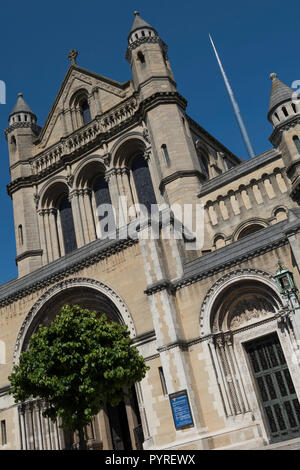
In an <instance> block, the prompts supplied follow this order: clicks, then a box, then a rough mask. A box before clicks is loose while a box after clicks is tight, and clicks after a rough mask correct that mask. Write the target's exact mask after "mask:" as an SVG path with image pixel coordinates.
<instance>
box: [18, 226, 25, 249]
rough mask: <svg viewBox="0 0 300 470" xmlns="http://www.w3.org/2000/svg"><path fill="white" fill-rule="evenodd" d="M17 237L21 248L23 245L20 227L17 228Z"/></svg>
mask: <svg viewBox="0 0 300 470" xmlns="http://www.w3.org/2000/svg"><path fill="white" fill-rule="evenodd" d="M18 237H19V245H20V246H22V245H23V243H24V239H23V227H22V225H19V227H18Z"/></svg>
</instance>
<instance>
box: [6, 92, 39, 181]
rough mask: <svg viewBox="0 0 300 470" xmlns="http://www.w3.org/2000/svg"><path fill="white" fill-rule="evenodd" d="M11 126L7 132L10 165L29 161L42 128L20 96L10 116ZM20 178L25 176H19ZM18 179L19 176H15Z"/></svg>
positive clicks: (20, 95)
mask: <svg viewBox="0 0 300 470" xmlns="http://www.w3.org/2000/svg"><path fill="white" fill-rule="evenodd" d="M8 122H9V126H8V128H7V129H6V130H5V135H6V138H7V141H8V148H9V158H10V165H11V166H12V165H14V164H15V163H16V162H17V161H18V160H19V161H22V160H28V158H30V157H31V156H32V145H33V140H34V139H35V138H36V136H37V134H38V132H39V130H40V128H39V126H37V125H36V122H37V117H36V115H35V114H34V113H33V112H32V111H31V109H30V107H29V106H28V104H27V103H26V101H25V100H24V98H23V95H22V93H19V94H18V100H17V102H16V104H15V106H14V108H13V110H12V112H11V113H10V115H9V118H8ZM18 176H23V175H21V174H19V175H18ZM15 177H17V175H15Z"/></svg>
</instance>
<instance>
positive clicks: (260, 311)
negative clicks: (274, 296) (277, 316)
mask: <svg viewBox="0 0 300 470" xmlns="http://www.w3.org/2000/svg"><path fill="white" fill-rule="evenodd" d="M274 313H275V308H274V306H273V305H272V304H271V303H270V302H269V301H268V300H267V299H264V298H262V297H261V298H259V297H253V298H251V299H250V298H249V299H242V300H241V301H239V302H238V303H237V304H236V305H235V307H234V311H233V312H232V313H231V321H230V328H231V329H235V328H240V327H241V326H242V325H245V324H249V323H253V322H255V321H257V320H260V319H262V318H263V317H266V316H270V315H272V314H274Z"/></svg>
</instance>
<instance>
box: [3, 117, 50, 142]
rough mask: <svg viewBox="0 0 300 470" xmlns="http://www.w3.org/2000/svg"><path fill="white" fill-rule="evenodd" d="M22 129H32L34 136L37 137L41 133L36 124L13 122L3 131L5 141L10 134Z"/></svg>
mask: <svg viewBox="0 0 300 470" xmlns="http://www.w3.org/2000/svg"><path fill="white" fill-rule="evenodd" d="M24 128H30V129H32V131H33V133H34V134H35V135H38V134H39V133H40V132H41V127H40V126H38V125H37V124H34V123H33V122H28V121H26V122H15V123H14V124H12V125H11V126H9V127H7V129H5V131H4V134H5V137H6V140H7V137H8V134H9V133H10V132H13V131H14V130H15V129H24Z"/></svg>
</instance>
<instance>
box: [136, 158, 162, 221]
mask: <svg viewBox="0 0 300 470" xmlns="http://www.w3.org/2000/svg"><path fill="white" fill-rule="evenodd" d="M131 171H132V174H133V180H134V184H135V187H136V192H137V197H138V201H139V203H140V204H143V205H144V206H146V208H147V210H148V213H150V211H151V205H152V204H157V202H156V197H155V192H154V188H153V184H152V180H151V175H150V171H149V167H148V163H147V162H146V160H145V158H144V157H143V156H142V155H139V156H138V157H136V158H135V159H134V160H133V163H132V166H131Z"/></svg>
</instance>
